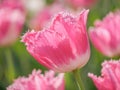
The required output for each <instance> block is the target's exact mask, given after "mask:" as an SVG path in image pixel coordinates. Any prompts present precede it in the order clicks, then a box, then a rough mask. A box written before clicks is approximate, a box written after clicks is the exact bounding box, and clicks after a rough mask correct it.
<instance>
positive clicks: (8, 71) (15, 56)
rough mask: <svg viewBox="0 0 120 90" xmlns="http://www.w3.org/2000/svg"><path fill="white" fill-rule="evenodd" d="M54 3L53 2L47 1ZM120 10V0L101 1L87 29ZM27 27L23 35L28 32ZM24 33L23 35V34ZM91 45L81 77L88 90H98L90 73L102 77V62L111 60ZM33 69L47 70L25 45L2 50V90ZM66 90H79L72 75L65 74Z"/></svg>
mask: <svg viewBox="0 0 120 90" xmlns="http://www.w3.org/2000/svg"><path fill="white" fill-rule="evenodd" d="M47 1H48V3H52V0H47ZM119 8H120V0H99V1H98V2H97V4H96V5H95V6H93V7H92V8H91V9H90V13H89V17H88V22H87V27H88V28H89V27H90V26H92V25H93V23H94V21H95V20H96V19H102V18H103V17H104V16H105V15H106V14H107V13H109V12H111V11H114V10H117V9H119ZM26 30H27V29H26V27H25V28H24V30H23V33H24V32H26ZM23 33H22V34H23ZM90 45H91V57H90V60H89V62H88V63H87V65H86V66H84V67H83V68H82V69H81V76H82V80H83V83H84V85H85V89H86V90H96V88H95V86H94V84H93V82H92V80H91V79H90V78H88V76H87V74H88V72H92V73H94V74H96V75H100V70H101V62H103V61H104V60H109V58H107V57H105V56H103V55H102V54H101V53H100V52H98V51H97V50H96V49H95V48H94V47H93V46H92V44H90ZM33 69H41V70H43V71H44V70H46V68H45V67H43V66H42V65H40V64H39V63H38V62H37V61H36V60H35V59H34V58H33V57H32V56H31V55H29V53H28V52H27V51H26V48H25V45H24V44H23V43H21V42H20V39H18V40H17V41H16V43H14V44H13V45H12V46H10V47H2V48H0V90H5V88H6V87H7V86H8V85H9V84H11V83H12V82H13V80H14V79H15V78H17V77H19V76H28V74H30V73H31V72H32V70H33ZM65 82H66V90H77V89H78V88H77V85H76V83H75V80H74V78H73V74H72V73H66V74H65Z"/></svg>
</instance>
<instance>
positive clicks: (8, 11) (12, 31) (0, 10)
mask: <svg viewBox="0 0 120 90" xmlns="http://www.w3.org/2000/svg"><path fill="white" fill-rule="evenodd" d="M14 4H15V3H14ZM14 4H13V3H8V2H4V3H3V4H2V5H1V6H0V46H4V45H8V44H11V43H12V42H14V41H15V40H16V39H17V37H18V36H19V34H20V32H21V30H22V27H23V24H24V19H25V14H24V11H23V9H21V8H19V7H17V6H15V5H14ZM13 5H14V6H13Z"/></svg>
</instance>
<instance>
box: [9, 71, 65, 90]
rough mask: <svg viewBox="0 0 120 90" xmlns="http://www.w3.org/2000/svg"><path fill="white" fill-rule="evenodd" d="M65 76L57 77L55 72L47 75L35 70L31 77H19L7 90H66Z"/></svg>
mask: <svg viewBox="0 0 120 90" xmlns="http://www.w3.org/2000/svg"><path fill="white" fill-rule="evenodd" d="M63 78H64V74H58V75H57V76H55V73H54V72H53V71H48V72H46V73H45V75H43V74H41V71H40V70H38V71H36V70H33V72H32V74H31V75H29V77H19V78H18V79H16V80H15V81H14V83H13V84H12V85H10V86H8V87H7V90H64V89H65V87H64V79H63Z"/></svg>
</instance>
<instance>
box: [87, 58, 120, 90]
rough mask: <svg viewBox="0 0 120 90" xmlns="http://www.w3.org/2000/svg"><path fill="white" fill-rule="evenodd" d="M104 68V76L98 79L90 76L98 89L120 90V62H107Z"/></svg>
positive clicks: (103, 65)
mask: <svg viewBox="0 0 120 90" xmlns="http://www.w3.org/2000/svg"><path fill="white" fill-rule="evenodd" d="M102 67H103V68H102V76H99V77H97V76H96V75H93V74H91V73H89V74H88V76H89V77H90V78H91V79H92V80H93V82H94V84H95V86H96V87H97V89H98V90H120V60H119V61H105V62H104V63H103V64H102Z"/></svg>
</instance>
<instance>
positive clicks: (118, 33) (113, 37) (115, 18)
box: [89, 12, 120, 57]
mask: <svg viewBox="0 0 120 90" xmlns="http://www.w3.org/2000/svg"><path fill="white" fill-rule="evenodd" d="M119 24H120V12H116V13H109V14H108V15H107V16H106V17H105V18H104V19H103V21H98V20H97V21H96V22H95V26H94V27H93V28H90V30H89V34H90V39H91V41H92V43H93V45H94V46H95V47H96V48H97V49H98V50H99V51H100V52H101V53H103V54H104V55H106V56H109V57H113V56H117V55H120V25H119Z"/></svg>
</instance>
